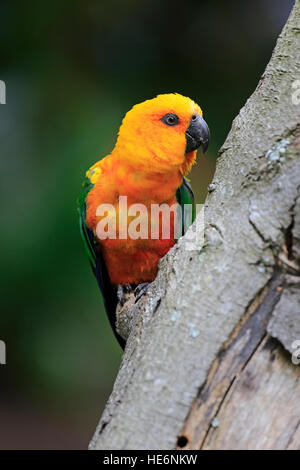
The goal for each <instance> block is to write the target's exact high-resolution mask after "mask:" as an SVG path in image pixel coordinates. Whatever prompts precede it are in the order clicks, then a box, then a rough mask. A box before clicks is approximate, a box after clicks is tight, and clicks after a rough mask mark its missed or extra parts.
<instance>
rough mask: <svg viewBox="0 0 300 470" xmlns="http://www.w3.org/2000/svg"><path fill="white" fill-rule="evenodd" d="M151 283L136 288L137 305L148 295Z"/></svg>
mask: <svg viewBox="0 0 300 470" xmlns="http://www.w3.org/2000/svg"><path fill="white" fill-rule="evenodd" d="M150 284H151V282H143V283H142V284H139V285H138V286H136V288H135V289H134V291H133V292H134V295H135V303H137V301H138V300H139V299H140V298H141V297H142V296H143V295H144V294H146V292H147V290H148V287H149V286H150Z"/></svg>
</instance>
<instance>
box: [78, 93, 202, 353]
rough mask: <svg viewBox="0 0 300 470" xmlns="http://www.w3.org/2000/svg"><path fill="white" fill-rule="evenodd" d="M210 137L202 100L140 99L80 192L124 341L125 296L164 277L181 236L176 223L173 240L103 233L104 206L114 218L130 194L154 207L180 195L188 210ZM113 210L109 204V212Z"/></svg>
mask: <svg viewBox="0 0 300 470" xmlns="http://www.w3.org/2000/svg"><path fill="white" fill-rule="evenodd" d="M208 143H209V128H208V126H207V124H206V122H205V121H204V119H203V117H202V111H201V109H200V107H199V106H198V105H197V104H196V103H195V102H194V101H192V100H191V99H190V98H187V97H184V96H182V95H180V94H175V93H174V94H173V93H172V94H164V95H158V96H157V97H156V98H154V99H151V100H147V101H144V102H143V103H139V104H137V105H135V106H133V108H132V109H131V110H130V111H129V112H128V113H127V114H126V116H125V118H124V119H123V122H122V125H121V127H120V130H119V134H118V138H117V142H116V145H115V147H114V149H113V151H112V152H111V154H110V155H107V156H106V157H105V158H103V159H102V160H100V161H98V162H97V163H95V165H93V166H92V167H91V168H90V169H89V170H88V171H87V173H86V178H85V180H84V182H83V189H82V192H81V195H80V197H79V214H80V229H81V235H82V238H83V240H84V244H85V247H86V250H87V253H88V256H89V259H90V263H91V265H92V269H93V272H94V274H95V276H96V278H97V281H98V284H99V286H100V289H101V292H102V295H103V297H104V301H105V306H106V310H107V313H108V317H109V319H110V322H111V325H112V327H113V330H114V332H115V334H116V336H117V339H118V340H119V342H120V344H121V346H124V341H123V340H122V338H121V337H120V336H119V335H118V334H117V333H116V331H115V311H116V306H117V302H118V300H119V301H121V302H122V299H123V295H124V292H125V291H128V289H131V290H133V292H134V293H135V295H136V296H137V298H139V297H140V296H141V295H142V294H143V293H144V292H145V290H146V288H147V287H148V285H149V283H150V282H152V281H153V280H154V279H155V277H156V274H157V265H158V261H159V260H160V258H162V257H163V256H164V255H165V254H166V253H167V252H168V251H169V249H170V248H171V247H172V246H173V245H174V243H175V242H176V240H175V236H174V229H173V230H171V232H170V236H169V238H167V239H166V238H164V237H163V236H162V234H161V230H160V231H159V237H158V238H154V239H153V238H151V236H149V237H147V238H145V237H141V238H138V239H131V238H130V237H128V236H127V237H121V236H119V235H120V233H119V232H120V225H119V224H116V225H115V227H116V233H115V234H114V235H113V236H112V237H109V236H107V237H106V238H105V237H102V236H100V237H99V230H97V226H98V223H99V221H101V220H102V218H103V213H101V214H100V213H99V211H98V208H99V206H101V205H104V206H103V207H107V205H110V206H109V207H112V208H113V209H115V213H114V217H115V216H116V214H117V215H119V216H121V214H119V213H118V211H120V209H119V205H118V204H119V200H120V197H121V196H126V197H127V207H130V205H132V204H143V206H144V207H146V209H147V210H149V214H151V205H152V204H159V205H161V204H167V205H169V206H170V207H171V206H172V205H173V204H174V203H176V202H177V203H179V204H180V205H181V206H182V209H183V211H184V205H185V204H188V203H190V204H193V205H194V197H193V192H192V189H191V187H190V185H189V183H188V182H187V180H186V179H185V178H184V176H185V175H186V174H187V173H188V172H189V170H190V169H191V166H192V165H193V163H194V162H195V158H196V150H197V149H198V148H199V147H200V146H202V149H203V152H205V150H206V149H207V147H208ZM109 213H110V210H109V208H108V209H107V211H106V213H105V215H106V216H109ZM99 214H100V215H99ZM112 217H113V215H112ZM184 217H185V214H184V213H183V214H182V219H183V220H184ZM192 218H194V211H193V215H192ZM131 219H132V218H131ZM128 220H129V219H128ZM151 222H152V221H151V215H150V220H149V224H150V225H151ZM153 222H154V221H153ZM190 222H192V220H190ZM98 227H99V226H98ZM100 235H101V234H100Z"/></svg>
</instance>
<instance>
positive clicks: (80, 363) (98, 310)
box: [0, 0, 293, 447]
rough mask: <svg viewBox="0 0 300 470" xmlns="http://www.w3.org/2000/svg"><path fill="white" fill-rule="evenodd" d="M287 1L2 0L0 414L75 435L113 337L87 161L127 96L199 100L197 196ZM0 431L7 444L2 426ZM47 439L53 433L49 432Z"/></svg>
mask: <svg viewBox="0 0 300 470" xmlns="http://www.w3.org/2000/svg"><path fill="white" fill-rule="evenodd" d="M292 3H293V2H292V0H291V1H285V2H281V1H280V0H268V1H262V0H260V1H259V0H254V1H252V2H236V1H235V2H234V1H227V2H221V1H217V0H210V1H208V0H207V1H192V0H186V1H185V2H178V3H176V2H175V1H172V2H170V1H161V0H151V1H147V0H146V1H145V2H143V3H141V2H138V1H137V0H127V1H126V2H124V1H121V0H110V1H107V0H105V1H103V0H102V1H101V2H99V1H96V0H94V1H86V2H79V1H70V0H63V1H62V0H60V1H58V0H52V1H51V2H49V1H44V2H39V1H37V0H28V1H27V2H23V1H21V0H20V1H12V2H10V1H2V2H1V6H0V9H1V11H0V57H1V62H0V63H1V69H0V70H1V76H0V79H1V80H4V81H5V82H6V86H7V104H6V105H1V106H0V151H1V160H0V161H1V190H0V191H1V215H2V223H1V267H2V269H1V280H0V282H1V290H2V302H1V305H2V308H1V317H0V339H3V340H5V341H6V343H7V361H8V364H7V366H5V367H1V370H0V381H1V387H0V394H1V395H0V398H1V402H0V414H1V406H3V404H7V406H8V407H9V409H12V410H13V409H14V407H16V406H19V404H20V403H23V404H24V407H25V408H26V407H27V408H28V409H29V410H30V409H31V408H32V409H34V408H35V407H37V406H38V407H39V409H41V410H42V411H41V413H44V415H45V416H48V415H51V414H52V413H54V414H56V415H57V416H59V417H60V418H59V419H60V422H61V421H63V420H65V421H66V422H69V421H70V423H72V427H74V426H75V427H77V428H78V429H79V428H80V430H82V435H81V437H80V438H78V439H77V440H74V443H73V444H72V443H71V444H70V443H68V445H70V446H72V445H73V446H75V445H77V446H83V447H84V446H86V444H87V442H88V439H89V437H90V434H91V433H92V431H93V428H94V426H95V424H96V421H97V418H98V416H99V415H100V412H101V408H102V407H103V406H104V403H105V400H106V399H107V397H108V394H109V391H110V388H111V386H112V383H113V379H114V377H115V375H116V373H117V369H118V365H119V361H120V357H121V351H120V349H119V347H118V345H117V342H116V341H115V339H114V337H113V334H112V332H111V331H110V327H109V325H108V321H107V320H106V317H105V314H104V310H103V304H102V300H101V296H100V293H99V292H98V287H97V285H96V281H95V280H94V278H93V275H92V273H91V271H90V267H89V265H88V262H87V259H86V257H85V253H84V250H83V247H82V244H81V240H80V237H79V231H78V221H77V212H76V198H77V195H78V192H79V190H80V185H81V181H82V178H83V175H84V172H85V170H86V169H87V168H88V167H89V166H90V165H91V164H93V163H94V162H95V161H96V160H97V159H99V158H101V157H102V156H104V155H106V154H107V153H109V151H110V150H111V149H112V147H113V145H114V142H115V139H116V133H117V130H118V127H119V125H120V122H121V119H122V117H123V115H124V114H125V112H126V111H127V110H128V109H129V108H130V107H131V106H132V105H134V104H135V103H137V102H140V101H143V100H145V99H148V98H151V97H154V96H155V95H156V94H158V93H165V92H173V91H176V92H178V93H182V94H184V95H186V96H190V97H191V98H193V99H194V100H195V101H196V102H198V103H199V104H200V106H201V107H202V109H203V110H204V115H205V119H206V120H207V122H208V124H209V126H210V129H211V135H212V141H211V146H210V150H209V155H208V156H201V155H199V157H198V164H197V166H195V167H194V169H193V172H192V177H191V179H192V184H193V187H194V189H195V192H196V196H197V200H198V202H200V201H203V200H204V197H205V193H206V187H207V184H208V183H209V181H210V179H211V177H212V175H213V170H214V161H215V158H216V156H217V149H218V148H219V147H220V145H221V144H222V143H223V141H224V139H225V137H226V135H227V133H228V131H229V129H230V126H231V122H232V119H233V118H234V116H235V115H236V114H237V113H238V112H239V109H240V108H241V106H242V105H243V104H244V102H245V100H246V99H247V98H248V97H249V95H250V94H251V93H252V91H253V90H254V88H255V86H256V84H257V82H258V80H259V77H260V75H261V73H262V72H263V70H264V67H265V65H266V62H267V60H268V59H269V57H270V54H271V52H272V49H273V47H274V43H275V40H276V37H277V35H278V33H279V32H280V30H281V28H282V25H283V24H284V23H285V21H286V18H287V16H288V13H289V11H290V9H291V6H292ZM1 404H2V405H1ZM43 410H44V411H43ZM12 413H13V411H12ZM33 413H34V411H33ZM7 416H8V417H6V419H7V420H8V421H9V419H10V418H9V416H10V415H9V414H8V415H7ZM0 420H1V418H0ZM82 423H85V425H84V426H83V425H82ZM2 425H3V420H2V421H1V427H2ZM28 426H29V427H28ZM32 426H33V425H32ZM26 429H29V431H28V432H30V425H29V424H28V423H27V427H26ZM70 429H71V424H70ZM40 432H42V430H40ZM49 432H50V431H49ZM70 432H71V431H70ZM33 434H34V433H33ZM0 437H1V439H0V446H2V445H3V446H4V445H5V444H3V442H6V445H7V446H8V445H9V443H7V441H8V438H7V439H6V441H5V437H4V430H3V428H2V429H1V428H0ZM46 441H47V442H48V445H49V446H51V445H53V446H54V447H55V446H58V445H59V443H58V442H57V441H56V438H55V433H54V432H53V435H51V436H50V437H49V439H46ZM75 441H76V444H75ZM1 442H2V444H1ZM28 442H29V443H28ZM28 442H27V444H26V445H27V446H30V445H31V447H34V446H38V445H39V443H38V442H37V441H35V440H34V439H33V442H31V443H30V440H29V441H28ZM62 442H64V440H63V438H62V437H60V444H61V445H62ZM66 442H67V441H66ZM51 443H52V444H51ZM19 445H20V446H21V447H22V445H24V446H25V444H24V443H23V444H22V437H20V442H19Z"/></svg>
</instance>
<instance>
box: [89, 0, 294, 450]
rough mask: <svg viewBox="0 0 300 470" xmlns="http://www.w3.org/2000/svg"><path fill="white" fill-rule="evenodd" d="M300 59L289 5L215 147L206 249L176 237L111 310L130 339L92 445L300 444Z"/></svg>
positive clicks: (211, 446) (226, 446) (234, 446)
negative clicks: (296, 93)
mask: <svg viewBox="0 0 300 470" xmlns="http://www.w3.org/2000/svg"><path fill="white" fill-rule="evenodd" d="M299 60H300V1H299V0H297V1H296V4H295V6H294V9H293V11H292V13H291V15H290V18H289V20H288V22H287V25H286V26H285V28H284V30H283V32H282V34H281V35H280V37H279V39H278V42H277V45H276V47H275V50H274V52H273V55H272V58H271V60H270V63H269V64H268V66H267V68H266V71H265V73H264V74H263V76H262V78H261V80H260V82H259V84H258V86H257V88H256V90H255V92H254V93H253V95H252V96H251V98H250V99H249V100H248V101H247V103H246V105H245V106H244V107H243V108H242V109H241V111H240V113H239V115H238V116H237V117H236V119H235V120H234V122H233V125H232V129H231V131H230V133H229V135H228V137H227V139H226V142H225V144H224V145H223V147H222V148H221V150H220V157H219V159H218V162H217V169H216V173H215V176H214V180H213V183H212V184H211V185H210V187H209V194H208V197H207V200H206V203H205V231H204V234H205V239H204V240H205V241H204V244H203V243H202V244H201V241H197V242H195V243H194V246H192V248H193V249H191V242H190V241H189V239H188V237H183V238H182V239H180V240H179V242H178V244H177V245H176V246H175V247H174V248H173V249H172V250H171V251H170V252H169V253H168V254H167V256H166V257H165V258H164V259H163V260H162V261H161V263H160V269H159V273H158V276H157V279H156V280H155V282H154V283H153V285H152V286H151V288H150V289H149V291H148V293H147V295H146V296H144V297H143V298H141V300H140V301H139V302H138V303H137V304H136V305H132V304H130V303H128V304H127V305H126V307H125V310H124V309H123V311H122V312H120V313H119V320H118V329H119V331H120V332H121V334H123V335H124V336H128V341H127V345H126V350H125V353H124V356H123V360H122V364H121V367H120V371H119V374H118V376H117V379H116V382H115V385H114V388H113V391H112V394H111V396H110V399H109V401H108V403H107V405H106V408H105V410H104V413H103V415H102V417H101V420H100V423H99V425H98V427H97V430H96V432H95V435H94V437H93V439H92V441H91V444H90V448H91V449H173V448H176V446H177V448H185V449H200V448H203V449H207V448H209V449H237V448H243V449H246V448H258V449H266V448H293V449H294V448H300V420H299V418H300V379H299V377H300V365H294V364H293V363H292V361H291V352H292V343H293V341H295V340H300V330H299V316H300V313H299V311H300V309H299V306H300V304H299V302H300V294H299V292H300V277H299V255H300V211H299V207H300V198H299V194H300V158H299V157H300V106H299V105H295V104H293V103H292V93H293V89H292V84H293V82H294V81H295V80H297V79H299V77H300V63H299ZM200 159H201V156H200V157H199V164H201V160H200ZM193 228H194V229H195V227H193ZM191 230H192V228H191ZM288 351H290V352H288Z"/></svg>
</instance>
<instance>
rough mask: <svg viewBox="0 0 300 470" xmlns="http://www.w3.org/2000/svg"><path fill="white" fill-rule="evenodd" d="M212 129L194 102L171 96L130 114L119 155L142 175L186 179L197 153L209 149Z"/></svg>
mask: <svg viewBox="0 0 300 470" xmlns="http://www.w3.org/2000/svg"><path fill="white" fill-rule="evenodd" d="M208 143H209V128H208V125H207V124H206V122H205V121H204V119H203V117H202V110H201V108H200V107H199V106H198V105H197V104H196V103H195V102H194V101H193V100H191V99H190V98H187V97H185V96H182V95H179V94H177V93H170V94H165V95H158V96H157V97H156V98H153V99H151V100H147V101H144V102H143V103H139V104H137V105H135V106H133V108H132V109H131V110H130V111H129V112H128V113H127V114H126V116H125V118H124V119H123V122H122V125H121V127H120V131H119V135H118V140H117V144H116V147H115V151H116V152H117V153H118V154H119V155H122V158H123V159H126V161H127V163H128V164H129V165H130V166H131V167H133V168H135V167H136V168H137V169H139V170H141V171H146V172H155V173H157V172H167V171H174V170H179V171H181V173H182V174H183V175H185V174H186V173H187V172H188V171H189V169H190V167H191V165H192V164H193V163H194V161H195V158H196V151H197V149H198V148H199V147H201V146H202V149H203V152H205V150H206V149H207V147H208Z"/></svg>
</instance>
